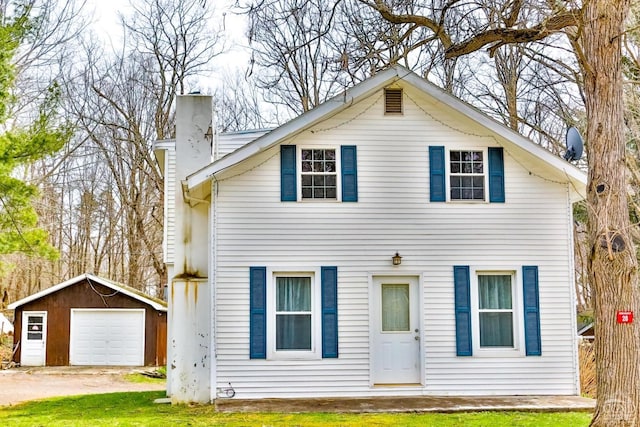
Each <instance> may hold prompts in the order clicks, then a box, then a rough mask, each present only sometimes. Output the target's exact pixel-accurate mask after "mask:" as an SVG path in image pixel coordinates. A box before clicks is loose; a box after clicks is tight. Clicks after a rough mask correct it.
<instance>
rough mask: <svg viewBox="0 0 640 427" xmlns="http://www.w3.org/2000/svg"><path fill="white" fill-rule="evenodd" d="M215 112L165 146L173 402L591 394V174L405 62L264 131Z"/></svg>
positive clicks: (182, 101) (203, 114) (187, 101)
mask: <svg viewBox="0 0 640 427" xmlns="http://www.w3.org/2000/svg"><path fill="white" fill-rule="evenodd" d="M211 104H212V99H211V98H210V97H207V96H199V95H192V96H182V97H180V98H179V99H178V103H177V128H176V139H175V140H171V141H159V142H157V143H156V146H155V149H156V154H157V156H158V159H159V163H160V165H161V168H162V170H163V173H164V176H165V191H166V198H165V208H166V218H165V262H166V263H167V266H168V270H169V281H170V283H169V285H168V288H169V292H168V294H169V313H168V316H169V318H168V320H169V337H168V342H169V351H168V359H169V378H168V393H169V395H170V396H171V397H172V399H173V401H175V402H183V401H198V402H209V401H212V400H214V399H216V398H231V396H235V397H236V398H264V397H281V398H287V397H323V396H324V397H339V396H351V397H357V396H385V395H395V396H401V395H405V396H420V395H515V394H518V395H523V394H557V395H576V394H579V382H578V363H577V355H576V340H575V330H576V320H575V303H574V300H575V296H574V286H573V283H574V265H573V244H574V242H573V237H572V236H573V233H572V204H573V203H574V202H575V201H578V200H580V199H582V198H583V197H584V194H585V186H586V175H585V174H584V173H583V172H582V171H580V170H579V169H577V168H576V167H575V166H573V165H572V164H570V163H568V162H566V161H564V160H563V159H562V158H560V157H558V156H555V155H553V154H551V153H550V152H548V151H546V150H545V149H543V148H541V147H540V146H538V145H536V144H534V143H533V142H532V141H530V140H528V139H526V138H524V137H523V136H521V135H519V134H517V133H515V132H514V131H512V130H510V129H508V128H507V127H505V126H503V125H502V124H500V123H498V122H496V121H495V120H493V119H491V118H489V117H487V116H486V115H484V114H482V113H481V112H479V111H478V110H476V109H475V108H473V107H471V106H469V105H468V104H466V103H464V102H462V101H460V100H458V99H456V98H454V97H452V96H451V95H449V94H447V93H445V92H443V91H442V90H440V89H439V88H437V87H435V86H434V85H432V84H430V83H429V82H428V81H426V80H424V79H422V78H421V77H419V76H418V75H416V74H414V73H412V72H410V71H409V70H406V69H404V68H402V67H393V68H390V69H387V70H384V71H381V72H379V73H378V74H376V75H374V76H373V77H371V78H370V79H368V80H366V81H364V82H362V83H360V84H358V85H357V86H355V87H353V88H351V89H349V90H346V91H345V92H344V93H342V94H340V95H338V96H336V97H335V98H333V99H331V100H329V101H327V102H326V103H324V104H322V105H320V106H318V107H317V108H315V109H313V110H311V111H309V112H307V113H305V114H303V115H301V116H299V117H297V118H295V119H294V120H291V121H290V122H288V123H285V124H284V125H282V126H280V127H278V128H276V129H273V130H270V131H268V132H267V131H262V132H260V131H256V132H246V133H236V134H230V135H215V136H213V135H212V132H211V128H212V127H213V128H215V124H214V123H213V122H212V120H213V114H212V105H211Z"/></svg>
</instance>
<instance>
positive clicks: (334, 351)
mask: <svg viewBox="0 0 640 427" xmlns="http://www.w3.org/2000/svg"><path fill="white" fill-rule="evenodd" d="M320 274H321V282H322V357H323V358H325V359H326V358H336V357H338V267H322V268H321V269H320Z"/></svg>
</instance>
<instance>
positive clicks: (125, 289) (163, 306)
mask: <svg viewBox="0 0 640 427" xmlns="http://www.w3.org/2000/svg"><path fill="white" fill-rule="evenodd" d="M83 280H87V281H88V282H89V284H91V282H96V283H99V284H100V285H103V286H106V287H108V288H110V289H113V290H114V291H116V292H120V293H122V294H124V295H127V296H129V297H131V298H133V299H137V300H138V301H141V302H143V303H145V304H148V305H150V306H151V307H153V308H155V309H156V310H158V311H167V303H165V302H164V301H162V300H159V299H157V298H153V297H150V296H149V295H146V294H144V293H142V292H140V291H138V290H137V289H133V288H131V287H129V286H126V285H123V284H121V283H117V282H113V281H111V280H108V279H104V278H102V277H98V276H94V275H93V274H89V273H85V274H82V275H80V276H77V277H74V278H73V279H69V280H67V281H66V282H62V283H59V284H57V285H55V286H52V287H50V288H47V289H44V290H42V291H40V292H37V293H35V294H33V295H29V296H28V297H26V298H23V299H21V300H18V301H16V302H13V303H11V304H9V305H8V306H7V308H8V309H10V310H15V309H16V308H18V307H20V306H21V305H24V304H26V303H29V302H31V301H35V300H37V299H39V298H42V297H44V296H46V295H49V294H52V293H54V292H58V291H59V290H61V289H64V288H66V287H68V286H71V285H75V284H76V283H79V282H81V281H83Z"/></svg>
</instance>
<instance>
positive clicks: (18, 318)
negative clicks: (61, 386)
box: [9, 274, 167, 366]
mask: <svg viewBox="0 0 640 427" xmlns="http://www.w3.org/2000/svg"><path fill="white" fill-rule="evenodd" d="M9 308H10V309H14V310H15V322H14V323H15V333H14V349H15V350H16V351H15V352H14V359H13V360H14V362H16V363H19V364H20V365H22V366H45V365H46V366H65V365H79V366H158V365H164V364H165V363H166V347H167V338H166V337H167V332H166V331H167V305H166V303H165V302H164V301H162V300H159V299H157V298H153V297H151V296H149V295H145V294H143V293H141V292H140V291H138V290H135V289H133V288H131V287H128V286H125V285H122V284H119V283H115V282H112V281H110V280H107V279H104V278H101V277H97V276H94V275H92V274H83V275H81V276H78V277H75V278H73V279H70V280H67V281H66V282H63V283H60V284H58V285H55V286H52V287H50V288H48V289H45V290H43V291H41V292H38V293H36V294H33V295H31V296H28V297H26V298H24V299H21V300H19V301H16V302H14V303H12V304H10V305H9Z"/></svg>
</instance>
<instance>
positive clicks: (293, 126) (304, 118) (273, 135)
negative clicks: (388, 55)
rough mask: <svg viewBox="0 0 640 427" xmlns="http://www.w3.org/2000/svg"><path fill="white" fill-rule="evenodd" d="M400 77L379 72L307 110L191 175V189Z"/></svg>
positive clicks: (395, 74)
mask: <svg viewBox="0 0 640 427" xmlns="http://www.w3.org/2000/svg"><path fill="white" fill-rule="evenodd" d="M397 77H398V70H397V69H396V68H389V69H387V70H384V71H381V72H379V73H378V74H376V75H375V76H373V77H372V78H370V79H368V80H365V81H363V82H362V83H359V84H357V85H356V86H354V87H353V88H351V89H348V90H346V91H344V92H343V93H342V94H339V95H336V96H334V97H333V98H331V99H330V100H328V101H326V102H324V103H322V104H320V105H319V106H317V107H315V108H314V109H313V110H310V111H307V112H306V113H304V114H302V115H300V116H298V117H296V118H295V119H293V120H290V121H288V122H287V123H285V124H283V125H282V126H280V127H277V128H276V129H274V130H272V131H271V132H269V133H267V134H265V135H264V136H261V137H260V138H258V139H256V140H254V141H252V142H250V143H248V144H247V145H245V146H243V147H240V148H238V149H237V150H236V151H234V152H233V153H229V154H227V155H226V156H224V157H222V158H220V159H219V160H216V161H215V162H213V163H211V164H209V165H207V166H206V167H204V168H202V169H200V170H199V171H197V172H195V173H193V174H191V175H189V176H188V177H187V186H188V188H189V189H192V188H195V187H197V186H199V185H201V184H202V183H203V182H205V181H207V180H208V179H210V178H211V177H212V176H213V175H215V174H216V173H218V172H220V171H223V170H224V169H227V168H229V167H231V166H234V165H235V164H237V163H240V162H241V161H243V160H245V159H247V158H249V157H251V156H253V155H254V154H257V153H260V152H262V151H264V150H266V149H268V148H270V147H271V146H273V145H275V144H277V143H278V142H280V141H282V140H284V139H286V138H290V137H292V136H295V135H297V134H298V133H300V132H303V131H304V130H306V129H308V128H309V127H310V126H313V125H314V124H316V123H318V122H320V121H322V120H326V119H328V118H329V117H332V116H334V115H335V114H338V113H339V112H341V111H343V110H345V109H346V108H348V107H350V106H351V105H353V104H354V103H356V102H358V101H359V100H360V99H362V98H366V97H367V96H369V95H371V94H372V93H374V92H376V91H377V90H379V89H380V88H382V87H384V86H385V85H387V84H388V83H389V82H391V81H393V80H394V79H397Z"/></svg>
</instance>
